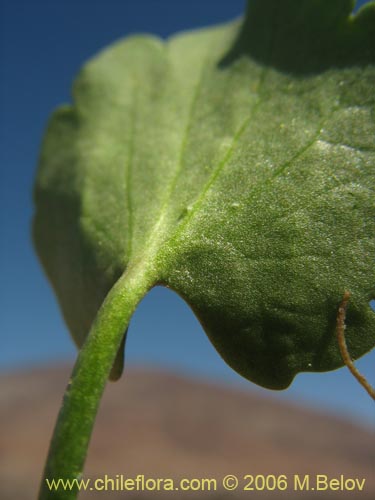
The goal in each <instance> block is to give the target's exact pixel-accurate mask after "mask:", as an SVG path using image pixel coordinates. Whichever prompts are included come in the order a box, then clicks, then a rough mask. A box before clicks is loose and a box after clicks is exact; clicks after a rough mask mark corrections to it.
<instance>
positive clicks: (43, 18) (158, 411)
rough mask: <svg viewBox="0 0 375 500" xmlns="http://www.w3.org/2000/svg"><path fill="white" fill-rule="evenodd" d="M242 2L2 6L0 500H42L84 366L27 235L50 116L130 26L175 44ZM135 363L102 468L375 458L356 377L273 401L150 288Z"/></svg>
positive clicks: (164, 293)
mask: <svg viewBox="0 0 375 500" xmlns="http://www.w3.org/2000/svg"><path fill="white" fill-rule="evenodd" d="M364 3H366V2H365V1H359V2H357V6H356V8H357V9H358V8H359V7H360V6H361V5H363V4H364ZM244 6H245V1H244V0H231V1H230V2H228V1H225V0H221V1H220V0H204V1H198V0H190V1H189V2H176V1H172V0H137V1H136V2H133V1H120V0H106V1H104V0H92V1H88V0H76V1H73V0H65V1H62V0H49V1H47V0H45V1H42V0H39V1H32V0H29V1H27V0H2V1H1V2H0V9H1V11H0V23H1V25H0V37H1V38H0V71H1V78H0V165H1V174H0V175H1V178H0V180H1V183H0V186H1V187H0V189H1V191H0V276H1V290H0V293H1V296H0V304H1V305H0V331H1V350H0V388H1V391H0V426H1V427H0V497H1V498H4V499H5V500H6V499H11V498H25V499H28V498H34V497H35V491H36V490H35V488H36V485H37V482H38V477H39V475H40V473H41V467H42V462H43V456H44V454H45V452H46V447H47V444H48V439H49V436H50V433H51V431H52V426H53V422H54V419H55V416H56V412H57V410H58V406H59V402H60V398H61V395H62V392H63V389H64V385H65V383H66V381H67V378H68V373H69V370H70V367H71V365H72V363H73V361H74V359H75V356H76V349H75V347H74V345H73V343H72V341H71V339H70V337H69V334H68V332H67V330H66V327H65V325H64V323H63V321H62V318H61V315H60V312H59V310H58V307H57V303H56V301H55V298H54V296H53V293H52V290H51V288H50V286H49V284H48V282H47V280H46V278H45V276H44V274H43V272H42V270H41V268H40V266H39V263H38V261H37V259H36V256H35V253H34V251H33V248H32V245H31V241H30V224H31V218H32V213H33V207H32V197H31V193H32V186H33V179H34V176H35V170H36V165H37V158H38V150H39V146H40V142H41V138H42V135H43V131H44V128H45V125H46V121H47V119H48V116H49V115H50V113H51V112H52V110H53V109H54V108H56V107H57V106H58V105H60V104H61V103H64V102H69V101H70V88H71V83H72V81H73V79H74V77H75V75H76V73H77V72H78V70H79V68H80V67H81V65H82V64H83V63H84V62H85V61H86V60H87V59H88V58H90V57H91V56H93V55H94V54H95V53H96V52H97V51H98V50H100V49H101V48H103V47H104V46H106V45H108V44H110V43H111V42H113V41H114V40H117V39H119V38H121V37H124V36H126V35H128V34H130V33H135V32H136V33H140V32H141V33H145V32H147V33H153V34H156V35H159V36H161V37H163V38H164V37H168V36H169V35H170V34H172V33H175V32H176V31H181V30H187V29H192V28H198V27H204V26H208V25H211V24H215V23H220V22H225V21H228V20H231V19H233V18H236V17H238V16H240V15H241V14H242V12H243V10H244ZM374 363H375V355H374V353H370V354H369V355H367V356H365V357H364V358H363V359H361V360H360V361H358V363H357V366H358V367H359V369H360V370H361V371H362V372H363V373H364V374H366V376H367V377H368V378H369V379H370V380H372V381H374V379H375V377H374ZM126 365H127V369H129V370H128V373H125V377H123V380H122V381H121V382H120V383H118V384H115V385H113V384H111V385H110V387H109V390H108V391H107V394H106V400H105V403H104V404H103V407H102V409H101V413H100V415H99V422H98V426H97V429H96V431H95V432H96V434H95V436H94V440H93V444H92V450H96V453H95V451H92V452H90V460H89V463H88V470H89V471H91V472H92V473H93V474H94V473H95V474H97V475H98V474H99V473H106V472H109V471H110V470H113V471H116V473H123V472H124V469H125V468H126V469H127V470H131V471H135V472H136V469H137V467H139V464H141V463H144V464H147V467H148V468H149V470H151V471H152V470H154V471H156V472H160V471H166V472H168V470H170V474H172V473H173V474H175V475H181V474H183V473H184V471H185V470H187V471H188V472H187V473H186V474H189V473H194V474H195V475H197V474H198V473H199V471H201V476H205V475H207V474H208V473H209V472H210V471H211V475H214V476H215V474H216V476H218V475H219V474H221V473H227V474H229V473H237V472H238V473H239V472H240V471H242V470H245V469H246V467H245V466H246V464H248V466H249V467H250V465H249V464H251V470H250V471H249V470H247V471H248V472H249V473H251V472H253V471H255V469H256V468H258V469H259V470H260V471H263V472H264V473H283V467H284V468H285V467H287V468H288V470H290V472H291V473H295V472H296V471H295V469H296V467H297V466H299V467H300V468H301V467H302V469H301V470H305V471H306V470H307V472H305V473H308V472H309V471H310V469H308V468H309V467H310V468H311V471H313V470H315V469H319V467H320V469H319V470H320V471H322V472H321V473H325V470H327V471H328V469H329V470H331V471H332V473H335V471H336V472H337V473H344V472H345V471H347V472H348V474H351V475H352V476H353V474H357V476H358V475H360V474H362V476H364V471H365V470H367V469H366V467H370V466H371V463H372V464H374V454H373V452H372V451H371V446H370V445H371V440H372V439H373V436H372V434H371V427H372V426H373V424H374V420H375V418H374V417H375V414H374V406H373V402H372V401H371V400H370V398H369V397H368V395H367V394H366V393H365V392H364V391H363V390H362V389H361V387H360V386H359V385H358V383H357V382H356V381H355V380H354V379H353V378H352V376H351V375H350V374H349V373H348V370H347V369H340V370H337V371H335V372H330V373H326V374H315V375H314V374H301V375H299V376H298V377H297V378H296V379H295V381H294V383H293V385H292V386H291V387H290V388H289V389H288V390H286V391H283V392H280V393H274V392H270V391H266V390H263V389H261V388H258V387H256V386H255V385H253V384H250V383H249V382H247V381H245V380H243V379H242V378H241V377H239V376H238V375H236V374H235V373H234V372H233V371H232V370H231V369H230V368H229V367H227V366H226V365H225V364H224V362H223V361H222V360H221V359H220V358H219V356H218V355H217V353H216V352H215V350H214V348H213V347H212V346H211V344H210V343H209V341H208V339H207V338H206V336H205V334H204V332H203V331H202V329H201V327H200V325H199V324H198V322H197V320H196V319H195V317H194V315H193V314H192V312H191V311H190V310H189V308H188V306H187V305H186V304H185V303H184V302H183V301H182V300H181V299H180V298H179V297H178V296H177V295H175V294H173V293H172V292H171V291H169V290H166V289H163V288H160V287H158V288H155V289H153V290H152V291H151V292H150V293H149V294H148V295H147V297H145V299H144V300H143V301H142V303H141V304H140V306H139V307H138V309H137V311H136V313H135V315H134V317H133V320H132V323H131V327H130V330H129V335H128V341H127V347H126ZM133 424H134V426H133V427H132V425H133ZM307 426H308V433H306V427H307ZM340 426H341V427H340ZM234 427H235V429H234ZM134 432H135V434H134ZM118 434H120V435H121V439H119V436H118ZM138 434H139V436H141V437H139V436H138ZM135 436H138V437H139V438H136V437H135ZM146 436H147V438H146ZM343 436H346V437H343ZM140 441H141V442H142V444H141V445H140ZM296 443H298V444H296ZM372 448H373V446H372ZM113 450H114V451H113ZM236 450H237V451H236ZM309 450H310V451H309ZM328 450H331V451H328ZM255 452H256V456H257V457H258V458H257V460H256V461H255V462H254V460H253V461H251V460H250V458H251V457H253V458H254V453H255ZM129 457H131V460H129ZM146 457H147V459H146ZM249 457H250V458H249ZM286 457H289V458H288V459H287V460H286ZM340 457H341V458H340ZM324 460H325V461H324ZM340 460H341V462H340ZM129 462H131V464H132V465H131V468H130V469H129V467H130V466H129ZM334 463H336V466H333V464H334ZM137 464H138V465H137ZM366 464H367V465H366ZM229 465H230V466H231V467H230V468H231V470H228V466H229ZM145 467H146V465H145ZM163 467H164V469H163ZM168 467H169V468H168ZM236 467H237V469H236ZM304 467H305V468H304ZM306 467H307V469H306ZM137 470H139V469H137ZM340 470H341V472H339V471H340ZM369 470H370V469H369ZM361 471H362V472H361ZM139 472H140V473H142V472H144V470H143V469H142V470H139ZM224 475H225V474H224ZM372 488H375V486H374V484H373V485H372ZM25 490H27V491H26V493H25ZM369 491H370V490H368V491H367V493H368V492H369ZM371 491H372V492H374V491H375V490H374V489H373V490H371ZM232 496H233V495H232ZM273 497H275V496H273ZM112 498H116V497H115V496H114V494H113V495H112ZM137 498H140V497H139V496H138V497H137ZM181 498H182V497H181ZM233 498H234V496H233ZM263 498H266V496H265V495H263ZM303 498H307V496H306V495H305V496H303ZM356 498H357V497H356ZM358 498H367V497H365V496H359V497H358Z"/></svg>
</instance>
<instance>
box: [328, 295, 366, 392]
mask: <svg viewBox="0 0 375 500" xmlns="http://www.w3.org/2000/svg"><path fill="white" fill-rule="evenodd" d="M349 298H350V292H349V291H347V290H346V291H345V293H344V296H343V298H342V301H341V303H340V306H339V310H338V313H337V318H336V335H337V342H338V344H339V348H340V353H341V357H342V359H343V361H344V363H345V365H346V366H347V367H348V368H349V370H350V372H351V373H352V375H353V376H354V377H355V378H356V379H357V380H358V382H359V383H360V384H361V385H362V387H363V388H364V389H365V390H366V391H367V393H368V394H369V395H370V397H371V398H372V399H374V400H375V389H374V388H373V387H372V386H371V385H370V384H369V383H368V382H367V380H366V378H365V377H364V376H363V375H362V374H361V373H360V372H359V371H358V369H357V368H356V367H355V365H354V363H353V361H352V358H351V357H350V354H349V351H348V346H347V345H346V340H345V319H346V309H347V307H348V302H349Z"/></svg>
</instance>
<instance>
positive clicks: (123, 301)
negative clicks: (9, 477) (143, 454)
mask: <svg viewBox="0 0 375 500" xmlns="http://www.w3.org/2000/svg"><path fill="white" fill-rule="evenodd" d="M151 285H152V280H151V279H150V276H149V275H148V274H147V273H146V272H145V271H144V270H143V271H141V272H139V268H138V272H137V270H136V269H135V268H133V269H132V270H130V269H129V268H128V271H127V272H126V273H125V274H124V275H123V276H122V277H121V278H120V279H119V280H118V282H117V283H116V284H115V285H114V287H113V288H112V290H111V291H110V292H109V294H108V295H107V297H106V299H105V301H104V303H103V305H102V307H101V308H100V310H99V312H98V314H97V317H96V319H95V321H94V323H93V326H92V328H91V331H90V333H89V335H88V337H87V340H86V342H85V344H84V346H83V347H82V349H81V351H80V353H79V356H78V359H77V362H76V364H75V367H74V370H73V374H72V377H71V379H70V382H69V385H68V387H67V389H66V392H65V396H64V400H63V403H62V407H61V410H60V414H59V417H58V420H57V423H56V427H55V431H54V435H53V438H52V442H51V446H50V450H49V454H48V458H47V463H46V467H45V471H44V476H43V480H42V484H41V489H40V496H39V500H51V499H53V500H57V499H58V500H68V499H69V500H73V499H75V498H76V497H77V495H78V490H77V488H74V489H73V490H72V491H69V490H68V489H66V490H65V491H64V489H63V488H62V487H60V488H59V489H58V490H57V491H53V490H51V489H50V488H49V487H48V485H47V481H46V479H48V480H51V479H55V480H58V479H64V480H65V479H74V478H78V479H79V478H80V477H81V474H82V470H83V466H84V462H85V457H86V454H87V448H88V445H89V441H90V436H91V432H92V429H93V426H94V421H95V416H96V413H97V410H98V406H99V403H100V399H101V396H102V393H103V390H104V387H105V384H106V382H107V379H108V375H109V373H110V371H111V368H112V365H113V362H114V360H115V357H116V353H117V350H118V348H119V346H120V344H121V339H122V336H123V335H124V333H125V330H126V328H127V327H128V324H129V321H130V318H131V316H132V314H133V312H134V310H135V308H136V306H137V304H138V302H139V301H140V300H141V299H142V297H143V296H144V295H145V294H146V292H147V291H148V290H149V288H150V287H151Z"/></svg>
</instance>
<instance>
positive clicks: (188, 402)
mask: <svg viewBox="0 0 375 500" xmlns="http://www.w3.org/2000/svg"><path fill="white" fill-rule="evenodd" d="M69 371H70V369H69V368H68V367H59V368H50V369H40V370H34V371H32V372H29V373H19V374H11V375H3V376H2V377H0V498H1V499H2V500H16V499H17V500H29V499H35V497H36V492H37V489H38V482H39V478H40V474H41V471H42V467H43V461H44V457H45V455H46V451H47V447H48V440H49V438H50V435H51V432H52V428H53V424H54V420H55V417H56V413H57V411H58V407H59V404H60V399H61V395H62V393H63V390H64V387H65V385H66V381H67V380H68V376H69ZM265 394H266V391H265ZM374 444H375V439H374V435H373V434H371V433H370V432H369V431H368V430H366V429H363V428H361V427H359V426H357V425H354V424H353V423H350V422H348V421H345V420H339V419H336V418H333V417H332V416H325V415H323V414H319V413H314V412H312V411H311V410H305V409H303V408H299V407H296V406H292V405H289V404H285V403H280V402H277V401H274V400H272V399H268V398H267V396H264V397H261V396H259V395H258V394H256V395H253V394H251V393H250V394H249V393H248V392H242V391H240V390H233V389H229V388H226V387H221V386H219V385H214V384H209V383H206V382H205V383H201V382H198V381H193V380H189V379H186V378H183V377H180V376H176V375H172V374H167V373H162V372H156V371H147V370H134V369H133V370H128V371H127V372H126V374H125V376H124V377H123V379H122V380H121V381H120V382H118V383H116V384H109V385H108V388H107V390H106V393H105V397H104V400H103V404H102V407H101V410H100V413H99V416H98V419H97V423H96V427H95V432H94V436H93V439H92V443H91V446H90V450H89V458H88V461H87V466H86V470H85V477H89V478H98V477H103V476H104V475H105V474H107V475H109V476H112V477H115V476H116V474H119V475H121V474H123V476H124V477H127V478H134V477H136V476H137V474H143V475H144V476H145V477H146V478H172V479H174V480H175V481H176V482H177V481H179V480H180V479H181V478H189V479H191V478H214V479H216V481H217V491H216V492H212V493H209V492H202V491H201V492H197V493H193V492H187V493H182V492H181V491H175V492H173V493H172V492H168V493H167V492H157V491H153V492H148V493H147V492H144V493H140V492H117V493H116V492H100V493H93V492H86V493H82V494H81V496H80V498H111V499H117V498H118V499H120V498H122V499H124V498H131V499H139V500H141V499H142V500H143V499H149V498H155V497H157V498H168V497H169V498H176V499H185V498H207V499H210V500H211V499H219V498H220V499H223V498H228V499H232V500H235V499H237V498H259V499H264V500H265V499H268V498H272V499H275V500H276V499H282V498H292V499H296V498H301V499H304V500H308V499H310V498H311V499H317V500H318V499H319V500H320V499H322V500H323V499H325V498H337V499H341V498H351V499H352V500H357V499H359V500H361V499H362V500H368V499H370V498H375V477H374V474H373V472H374V465H375V448H374ZM227 474H235V475H236V476H237V477H238V478H239V484H240V485H239V487H238V488H237V489H236V490H235V491H230V492H225V491H223V489H222V487H221V481H222V478H223V477H224V476H226V475H227ZM246 474H252V475H256V474H264V475H275V476H278V475H280V474H285V475H286V476H287V482H288V488H287V490H286V491H278V490H276V491H256V490H255V491H251V490H250V491H243V487H244V486H245V485H246V484H247V483H249V481H250V479H249V478H248V479H246V480H245V479H243V477H244V476H245V475H246ZM296 474H298V475H300V478H301V479H302V478H303V476H304V475H305V474H309V475H310V486H311V487H315V479H316V475H317V474H322V475H328V476H329V478H330V479H332V478H338V479H340V475H343V476H344V479H348V478H353V479H359V480H361V479H362V478H365V479H366V481H365V485H364V490H363V491H361V492H359V491H358V490H357V489H355V490H354V491H352V492H347V493H344V492H343V491H341V489H340V487H339V490H338V491H331V492H329V491H312V490H310V491H302V492H297V491H294V475H296ZM258 481H259V482H258V486H259V487H262V479H258ZM351 484H352V483H350V482H349V483H347V485H351ZM253 486H254V484H253ZM269 486H270V487H272V478H271V479H269Z"/></svg>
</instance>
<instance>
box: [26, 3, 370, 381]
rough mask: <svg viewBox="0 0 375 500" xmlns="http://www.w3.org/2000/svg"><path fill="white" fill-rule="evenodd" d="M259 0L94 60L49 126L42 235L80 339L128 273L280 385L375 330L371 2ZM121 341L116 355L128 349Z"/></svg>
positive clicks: (230, 359) (124, 44)
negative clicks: (219, 21)
mask: <svg viewBox="0 0 375 500" xmlns="http://www.w3.org/2000/svg"><path fill="white" fill-rule="evenodd" d="M352 8H353V2H351V1H348V0H330V2H327V1H325V0H324V1H323V0H282V1H281V0H254V1H252V2H249V7H248V10H247V15H246V17H245V21H244V22H239V21H236V22H232V23H229V24H226V25H222V26H218V27H214V28H210V29H205V30H200V31H195V32H191V33H183V34H179V35H177V36H174V37H172V38H170V39H169V40H168V41H166V42H162V41H161V40H159V39H157V38H155V37H151V36H133V37H129V38H127V39H125V40H121V41H120V42H118V43H115V44H114V45H112V46H110V47H109V48H108V49H106V50H104V51H103V52H101V53H100V54H99V55H98V56H96V57H95V58H94V59H92V60H91V61H90V62H89V63H88V64H86V65H85V67H84V68H83V69H82V71H81V73H80V74H79V76H78V78H77V80H76V82H75V84H74V88H73V100H74V103H73V105H71V106H70V105H69V106H63V107H61V108H59V109H58V110H57V111H56V112H55V113H54V115H53V116H52V118H51V121H50V123H49V126H48V129H47V132H46V136H45V139H44V143H43V147H42V152H41V157H40V167H39V172H38V178H37V183H36V189H35V200H36V216H35V220H34V240H35V244H36V248H37V252H38V254H39V256H40V258H41V261H42V263H43V265H44V267H45V269H46V271H47V274H48V276H49V278H50V280H51V282H52V284H53V286H54V289H55V291H56V294H57V297H58V299H59V302H60V305H61V308H62V311H63V314H64V317H65V319H66V322H67V324H68V326H69V329H70V331H71V332H72V335H73V337H74V339H75V341H76V342H77V344H78V345H79V346H80V345H82V343H83V341H84V339H85V337H86V335H87V333H88V331H89V329H90V325H91V324H92V322H93V319H94V318H95V316H96V314H97V311H98V309H99V307H100V305H101V304H102V302H103V300H104V298H105V296H106V295H107V293H108V291H109V290H110V289H111V288H112V286H113V285H114V283H115V282H116V281H117V280H118V278H119V277H120V276H121V275H123V273H124V272H129V270H134V269H142V273H146V274H148V275H149V277H150V278H149V279H150V283H151V286H152V285H155V284H162V285H165V286H167V287H170V288H171V289H173V290H175V291H176V292H177V293H178V294H179V295H180V296H181V297H183V298H184V299H185V300H186V302H187V303H188V304H189V305H190V306H191V308H192V309H193V311H194V312H195V314H196V315H197V317H198V318H199V320H200V322H201V324H202V326H203V328H204V329H205V331H206V333H207V335H208V336H209V338H210V339H211V341H212V342H213V344H214V346H215V347H216V349H217V350H218V352H219V353H220V355H221V356H222V357H223V358H224V359H225V360H226V361H227V363H228V364H229V365H230V366H232V367H233V368H234V369H235V370H236V371H237V372H239V373H240V374H241V375H243V376H244V377H246V378H248V379H250V380H252V381H254V382H255V383H257V384H260V385H263V386H265V387H269V388H273V389H281V388H285V387H286V386H288V385H289V384H290V382H291V380H292V379H293V377H294V376H295V374H296V373H298V372H300V371H325V370H331V369H334V368H337V367H339V366H341V365H342V361H341V357H340V353H339V350H338V347H337V346H336V341H335V336H334V330H335V321H336V315H337V308H338V305H339V303H340V301H341V298H342V296H343V294H344V291H345V290H349V291H350V293H351V301H350V305H349V308H348V312H347V319H346V324H347V329H346V337H347V343H348V348H349V351H350V353H351V355H352V356H353V357H354V358H356V357H359V356H361V355H363V354H364V353H366V352H368V351H369V350H370V349H371V348H372V347H373V346H374V345H375V314H374V312H373V311H372V310H371V308H370V306H369V301H370V300H371V299H372V298H374V297H375V266H374V259H375V203H374V189H375V145H374V137H375V86H374V81H375V53H374V51H375V28H374V27H375V5H374V4H373V3H372V4H369V5H368V6H367V7H366V8H364V9H362V10H361V11H360V12H359V13H358V14H357V15H356V16H355V17H353V16H351V15H350V13H351V11H352ZM120 358H121V356H120V357H119V358H118V361H119V363H120V364H121V359H120Z"/></svg>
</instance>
